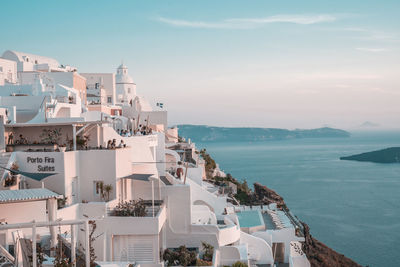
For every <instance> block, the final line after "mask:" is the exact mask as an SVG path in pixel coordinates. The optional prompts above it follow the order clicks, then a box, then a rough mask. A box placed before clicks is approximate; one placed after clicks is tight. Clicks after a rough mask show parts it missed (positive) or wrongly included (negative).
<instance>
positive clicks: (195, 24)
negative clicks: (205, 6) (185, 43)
mask: <svg viewBox="0 0 400 267" xmlns="http://www.w3.org/2000/svg"><path fill="white" fill-rule="evenodd" d="M158 21H160V22H163V23H165V24H168V25H172V26H178V27H189V28H204V29H207V28H209V29H229V28H237V27H235V25H233V24H232V23H227V22H217V23H209V22H203V21H188V20H179V19H168V18H163V17H160V18H158ZM236 26H237V25H236Z"/></svg>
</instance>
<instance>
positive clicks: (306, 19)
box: [226, 15, 336, 25]
mask: <svg viewBox="0 0 400 267" xmlns="http://www.w3.org/2000/svg"><path fill="white" fill-rule="evenodd" d="M335 20H336V17H335V16H333V15H312V16H306V15H276V16H270V17H266V18H244V19H228V20H226V21H228V22H241V23H253V24H266V23H295V24H306V25H307V24H315V23H322V22H332V21H335Z"/></svg>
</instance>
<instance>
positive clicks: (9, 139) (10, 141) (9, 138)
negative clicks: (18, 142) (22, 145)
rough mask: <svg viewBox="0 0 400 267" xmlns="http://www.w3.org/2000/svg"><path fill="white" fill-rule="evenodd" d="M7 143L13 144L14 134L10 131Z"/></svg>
mask: <svg viewBox="0 0 400 267" xmlns="http://www.w3.org/2000/svg"><path fill="white" fill-rule="evenodd" d="M7 144H8V145H12V144H14V135H13V133H12V132H11V133H10V134H9V136H8V142H7Z"/></svg>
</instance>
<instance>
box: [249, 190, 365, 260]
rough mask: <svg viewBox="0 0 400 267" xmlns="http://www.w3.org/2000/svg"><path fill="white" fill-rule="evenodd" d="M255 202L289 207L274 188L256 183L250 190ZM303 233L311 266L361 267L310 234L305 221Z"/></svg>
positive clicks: (305, 250)
mask: <svg viewBox="0 0 400 267" xmlns="http://www.w3.org/2000/svg"><path fill="white" fill-rule="evenodd" d="M249 194H250V195H251V197H250V198H251V199H252V201H253V204H254V205H256V204H270V203H277V206H278V207H280V208H282V209H288V208H287V206H286V203H285V201H284V200H283V198H282V197H281V196H280V195H279V194H278V193H276V192H275V191H274V190H272V189H270V188H268V187H266V186H264V185H262V184H260V183H255V184H254V192H249ZM302 224H303V229H304V231H303V235H304V238H305V242H304V244H303V251H304V252H305V253H306V255H307V259H308V260H309V261H310V263H311V266H313V267H314V266H315V267H317V266H318V267H360V266H361V265H359V264H357V263H356V262H354V261H353V260H351V259H349V258H347V257H346V256H344V255H343V254H340V253H338V252H336V251H334V250H333V249H331V248H329V247H328V246H326V245H325V244H324V243H322V242H320V241H318V240H317V239H315V238H314V237H313V236H312V235H311V234H310V228H309V227H308V225H307V224H305V223H304V222H303V223H302Z"/></svg>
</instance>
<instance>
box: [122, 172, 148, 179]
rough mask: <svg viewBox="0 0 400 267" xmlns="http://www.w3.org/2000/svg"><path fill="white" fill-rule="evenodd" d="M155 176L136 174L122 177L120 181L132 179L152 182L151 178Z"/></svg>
mask: <svg viewBox="0 0 400 267" xmlns="http://www.w3.org/2000/svg"><path fill="white" fill-rule="evenodd" d="M153 175H154V174H144V173H134V174H131V175H128V176H125V177H121V178H120V179H131V180H137V181H150V177H151V176H153Z"/></svg>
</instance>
